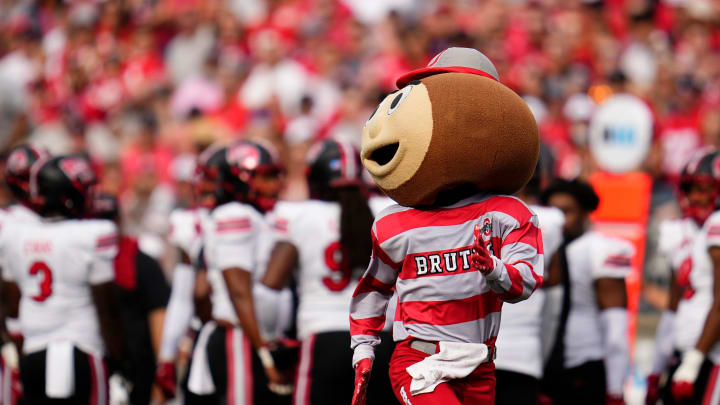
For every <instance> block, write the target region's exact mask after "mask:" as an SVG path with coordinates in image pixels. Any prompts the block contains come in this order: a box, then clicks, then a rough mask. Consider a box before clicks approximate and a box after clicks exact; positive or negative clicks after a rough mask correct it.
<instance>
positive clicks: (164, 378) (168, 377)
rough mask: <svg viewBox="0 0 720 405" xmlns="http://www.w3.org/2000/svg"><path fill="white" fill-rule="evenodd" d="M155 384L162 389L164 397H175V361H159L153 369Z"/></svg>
mask: <svg viewBox="0 0 720 405" xmlns="http://www.w3.org/2000/svg"><path fill="white" fill-rule="evenodd" d="M155 384H157V386H158V388H160V391H162V394H163V396H164V397H165V399H173V398H175V393H176V392H177V373H176V372H175V363H173V362H171V361H161V362H160V363H159V364H158V365H157V369H156V370H155Z"/></svg>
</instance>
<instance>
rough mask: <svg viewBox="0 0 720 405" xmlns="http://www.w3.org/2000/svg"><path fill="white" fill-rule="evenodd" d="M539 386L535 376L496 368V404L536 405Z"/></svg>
mask: <svg viewBox="0 0 720 405" xmlns="http://www.w3.org/2000/svg"><path fill="white" fill-rule="evenodd" d="M539 387H540V381H539V380H538V379H537V378H535V377H533V376H529V375H527V374H523V373H516V372H514V371H506V370H498V369H495V405H536V404H537V399H538V389H539Z"/></svg>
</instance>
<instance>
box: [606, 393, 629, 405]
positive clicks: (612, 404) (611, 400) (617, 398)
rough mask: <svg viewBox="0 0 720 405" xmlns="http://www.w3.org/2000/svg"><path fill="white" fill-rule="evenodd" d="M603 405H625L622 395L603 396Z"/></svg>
mask: <svg viewBox="0 0 720 405" xmlns="http://www.w3.org/2000/svg"><path fill="white" fill-rule="evenodd" d="M605 405H625V400H624V399H623V397H622V395H613V394H607V395H606V396H605Z"/></svg>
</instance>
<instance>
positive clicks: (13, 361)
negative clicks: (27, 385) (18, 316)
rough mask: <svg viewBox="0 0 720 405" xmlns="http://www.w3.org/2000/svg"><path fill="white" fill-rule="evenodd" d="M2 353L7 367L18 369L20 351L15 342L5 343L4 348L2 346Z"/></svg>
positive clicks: (0, 353)
mask: <svg viewBox="0 0 720 405" xmlns="http://www.w3.org/2000/svg"><path fill="white" fill-rule="evenodd" d="M0 355H2V360H3V364H5V367H6V368H9V369H11V370H17V369H18V367H19V366H18V364H19V362H20V360H19V359H20V356H18V351H17V347H16V346H15V343H12V342H6V343H5V344H3V345H2V348H0Z"/></svg>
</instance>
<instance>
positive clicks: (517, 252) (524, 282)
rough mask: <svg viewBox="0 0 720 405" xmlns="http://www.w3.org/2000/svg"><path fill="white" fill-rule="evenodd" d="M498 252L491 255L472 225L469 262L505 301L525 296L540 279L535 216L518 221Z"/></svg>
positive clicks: (539, 241)
mask: <svg viewBox="0 0 720 405" xmlns="http://www.w3.org/2000/svg"><path fill="white" fill-rule="evenodd" d="M500 256H501V257H502V259H499V258H497V257H495V255H493V254H492V253H491V252H490V251H488V249H487V248H486V247H485V245H484V243H483V242H482V239H481V237H480V227H479V225H476V226H475V243H474V244H473V253H472V255H471V262H472V263H473V266H474V267H475V268H476V269H478V271H480V272H481V273H483V275H484V276H485V280H486V281H487V283H488V285H489V286H490V289H491V290H493V291H494V292H496V293H497V294H498V296H499V297H500V299H501V300H503V301H505V302H519V301H523V300H526V299H527V298H528V297H530V294H532V293H533V291H535V289H536V288H538V287H540V286H541V285H542V282H543V266H544V261H543V241H542V233H541V232H540V228H539V227H538V219H537V217H536V216H535V215H533V216H532V217H531V218H530V220H528V221H527V222H524V223H520V224H519V225H518V226H517V227H516V228H514V229H513V230H511V231H510V232H509V233H508V234H507V236H505V238H504V239H503V242H502V246H501V247H500Z"/></svg>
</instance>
